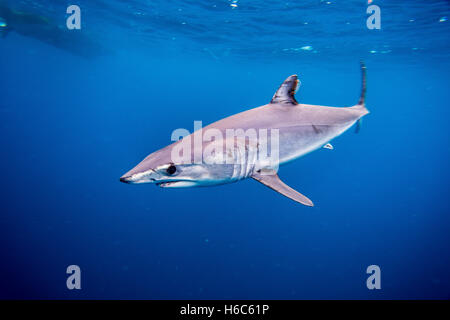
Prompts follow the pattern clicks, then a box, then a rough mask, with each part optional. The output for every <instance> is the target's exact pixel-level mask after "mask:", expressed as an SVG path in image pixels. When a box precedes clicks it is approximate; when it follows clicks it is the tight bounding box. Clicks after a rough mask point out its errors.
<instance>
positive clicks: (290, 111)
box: [120, 62, 369, 207]
mask: <svg viewBox="0 0 450 320" xmlns="http://www.w3.org/2000/svg"><path fill="white" fill-rule="evenodd" d="M361 74H362V84H361V94H360V98H359V101H358V103H357V104H355V105H351V106H348V107H333V106H322V105H310V104H303V103H299V102H298V101H297V100H296V98H295V93H296V92H297V90H298V88H299V87H300V81H299V79H298V76H297V75H291V76H289V77H288V78H287V79H286V80H285V81H284V82H283V83H282V84H281V85H280V87H279V88H278V90H277V91H276V92H275V94H274V95H273V97H272V100H271V101H270V103H268V104H265V105H262V106H259V107H256V108H253V109H250V110H246V111H243V112H240V113H237V114H234V115H232V116H229V117H227V118H224V119H221V120H219V121H217V122H214V123H212V124H210V125H208V126H206V127H205V128H202V130H203V132H207V131H208V130H214V132H218V133H223V135H222V137H224V138H222V139H220V138H218V139H202V140H201V141H200V143H197V144H194V143H193V142H192V141H195V140H196V139H197V138H198V137H197V138H196V136H195V135H198V132H197V131H195V132H193V133H192V134H190V135H186V136H184V137H183V138H182V139H180V140H178V141H176V142H174V143H172V144H170V145H168V146H166V147H164V148H162V149H160V150H158V151H156V152H153V153H151V154H150V155H148V156H147V157H146V158H145V159H144V160H142V161H141V162H140V163H139V164H138V165H136V166H135V167H134V168H133V169H131V170H129V171H128V172H126V173H125V174H124V175H122V176H121V177H120V181H121V182H124V183H128V184H141V183H153V184H156V185H158V186H160V187H162V188H182V187H200V186H212V185H220V184H226V183H232V182H236V181H240V180H243V179H247V178H252V179H254V180H255V181H258V182H260V183H262V184H263V185H265V186H267V187H269V188H271V189H273V190H275V191H276V192H278V193H280V194H282V195H283V196H285V197H287V198H289V199H291V200H294V201H295V202H298V203H301V204H303V205H306V206H311V207H312V206H314V204H313V202H312V201H311V200H310V199H309V198H308V197H307V196H305V195H303V194H302V193H300V192H298V191H297V190H295V189H293V188H291V187H290V186H288V185H287V184H285V183H284V182H283V181H282V180H281V179H280V177H279V175H278V166H279V165H283V164H285V163H287V162H290V161H292V160H295V159H297V158H299V157H301V156H304V155H305V154H308V153H310V152H312V151H314V150H317V149H319V148H322V147H323V148H326V149H333V147H332V145H331V143H330V141H331V140H332V139H334V138H336V137H338V136H339V135H341V134H342V133H344V132H345V131H347V130H348V129H349V128H350V127H352V126H353V125H354V124H357V131H358V130H359V126H360V122H361V119H362V117H364V116H365V115H367V114H368V113H369V111H368V109H367V108H366V106H365V96H366V66H365V65H364V63H363V62H361ZM251 128H255V129H265V130H276V132H277V138H278V139H277V141H276V143H273V142H272V143H270V142H269V143H268V144H269V145H270V147H269V149H274V147H275V146H276V148H277V158H276V160H277V161H276V163H274V161H267V159H265V160H264V159H263V160H261V157H257V156H255V155H256V154H257V153H258V152H259V151H260V150H259V149H260V148H261V145H262V143H261V142H265V143H267V142H268V140H269V138H266V139H265V140H264V141H262V140H263V139H262V138H261V139H260V140H258V137H257V138H256V140H257V141H253V140H255V138H254V137H250V135H249V136H248V137H247V136H246V137H244V139H241V140H239V141H240V142H239V143H238V142H237V140H236V139H234V140H233V141H232V142H231V143H228V142H229V141H227V139H230V138H227V135H226V134H225V131H226V130H230V129H236V130H237V129H242V130H248V129H251ZM197 141H198V140H197ZM270 141H272V140H270ZM186 142H187V145H188V146H189V148H188V149H186V150H187V152H186V153H189V154H187V155H186V157H184V158H183V159H185V160H186V159H187V160H190V161H180V160H179V159H178V160H177V159H174V151H175V150H176V149H177V148H180V144H181V143H185V144H186ZM212 146H213V147H214V146H215V147H216V148H215V150H218V151H217V152H212V153H211V156H209V157H210V158H211V157H212V158H214V157H217V155H219V154H220V155H222V156H224V157H225V158H227V159H231V160H235V161H226V162H225V163H224V162H214V161H211V159H205V158H203V159H201V161H193V160H195V157H196V156H195V153H196V152H198V149H199V148H201V149H202V150H205V148H211V147H212ZM272 147H273V148H272ZM177 152H178V151H177ZM177 152H175V154H176V153H177ZM197 160H198V159H197ZM206 160H209V161H206Z"/></svg>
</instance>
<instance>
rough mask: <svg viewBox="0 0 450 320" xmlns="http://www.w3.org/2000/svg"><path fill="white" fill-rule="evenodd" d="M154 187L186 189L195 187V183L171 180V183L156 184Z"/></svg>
mask: <svg viewBox="0 0 450 320" xmlns="http://www.w3.org/2000/svg"><path fill="white" fill-rule="evenodd" d="M156 185H157V186H159V187H161V188H187V187H193V186H196V185H197V183H196V182H194V181H187V180H173V181H162V182H156Z"/></svg>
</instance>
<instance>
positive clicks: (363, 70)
mask: <svg viewBox="0 0 450 320" xmlns="http://www.w3.org/2000/svg"><path fill="white" fill-rule="evenodd" d="M359 63H360V66H361V75H362V85H361V96H360V98H359V101H358V104H359V105H362V106H364V105H365V103H366V69H367V67H366V65H365V64H364V61H363V60H360V62H359Z"/></svg>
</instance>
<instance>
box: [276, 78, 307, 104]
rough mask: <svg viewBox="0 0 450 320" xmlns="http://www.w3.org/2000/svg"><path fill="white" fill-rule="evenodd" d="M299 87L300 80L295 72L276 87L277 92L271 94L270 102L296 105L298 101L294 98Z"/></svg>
mask: <svg viewBox="0 0 450 320" xmlns="http://www.w3.org/2000/svg"><path fill="white" fill-rule="evenodd" d="M299 87H300V81H299V80H298V77H297V75H296V74H294V75H292V76H290V77H288V78H287V79H286V80H284V82H283V83H282V84H281V86H280V87H279V88H278V90H277V92H275V94H274V95H273V98H272V100H271V101H270V103H281V104H285V105H297V104H298V102H297V100H295V96H294V95H295V93H296V92H297V90H298V88H299Z"/></svg>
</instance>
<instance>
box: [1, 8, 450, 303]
mask: <svg viewBox="0 0 450 320" xmlns="http://www.w3.org/2000/svg"><path fill="white" fill-rule="evenodd" d="M329 2H330V3H327V1H319V0H314V1H289V2H285V1H279V2H277V1H272V2H269V1H262V0H260V1H255V0H254V1H250V0H247V1H245V0H239V1H237V2H235V3H234V2H232V1H228V0H215V1H213V0H203V1H201V0H196V1H191V0H185V1H181V0H178V1H175V0H172V1H167V0H165V1H162V0H161V1H156V0H155V1H144V0H134V1H126V2H122V1H113V0H108V1H87V0H77V1H62V2H61V1H44V0H42V1H36V2H32V1H10V2H9V3H8V5H9V6H11V7H15V8H17V10H21V11H24V12H29V13H33V14H35V15H40V16H45V17H47V18H48V19H49V21H53V22H52V23H54V26H56V25H61V26H63V27H62V29H61V30H63V29H64V26H65V19H66V18H67V16H68V15H67V14H66V13H65V11H66V8H67V6H68V5H70V4H74V3H76V4H78V5H79V6H80V7H81V10H82V30H81V31H68V30H66V31H64V32H65V33H64V35H65V37H63V38H58V39H59V40H58V42H54V41H52V39H53V38H52V37H53V35H52V34H51V33H50V34H45V35H44V34H42V33H39V32H40V31H39V28H38V27H35V26H31V25H24V26H22V27H23V30H24V31H23V32H22V33H19V32H15V31H14V30H12V31H11V32H9V33H8V35H7V36H5V37H3V38H1V37H0V84H1V86H0V88H1V89H0V92H1V94H0V147H1V158H0V168H1V181H2V182H1V190H0V191H1V192H0V194H1V204H2V206H1V214H0V298H14V299H16V298H64V299H65V298H75V299H78V298H86V299H92V298H120V299H130V298H140V299H229V298H230V299H383V298H384V299H410V298H413V299H417V298H425V299H429V298H439V299H443V298H444V299H448V298H450V274H449V272H448V271H449V269H450V254H449V252H450V251H449V250H450V233H449V231H450V216H449V215H450V204H449V196H450V195H449V189H448V187H449V186H448V183H449V182H448V181H449V178H450V170H449V165H448V164H449V155H450V147H449V146H450V141H449V133H450V132H449V125H448V121H449V119H450V108H449V101H450V91H449V85H448V78H447V77H448V74H449V71H450V63H449V61H450V60H449V58H450V41H449V36H450V25H449V23H450V22H449V21H447V17H448V16H450V5H449V3H448V2H447V1H431V0H427V1H420V0H414V1H403V2H400V1H399V2H396V3H392V1H380V0H374V1H373V3H372V4H376V5H378V6H380V8H381V30H368V29H367V28H366V18H367V17H368V15H367V14H366V8H367V2H366V1H336V0H330V1H329ZM2 3H5V2H4V1H2ZM231 4H236V5H237V7H235V8H233V7H232V6H231ZM70 32H72V33H70ZM72 36H73V38H70V37H72ZM71 39H73V41H72V40H71ZM302 48H303V49H302ZM360 59H364V60H365V62H366V65H367V73H368V80H367V81H368V82H367V84H368V91H367V100H366V103H367V107H368V109H369V110H370V111H371V113H370V114H369V115H368V116H367V117H365V118H364V122H363V127H362V130H361V131H360V133H359V134H354V133H353V132H354V130H353V129H350V130H349V131H348V132H346V133H344V134H343V135H342V136H340V137H338V138H337V139H336V140H334V141H333V145H334V150H332V151H331V150H326V149H320V150H317V151H315V152H313V153H311V154H308V155H306V156H305V157H302V158H300V159H298V160H296V161H294V162H291V163H289V164H287V165H285V166H282V167H281V168H280V171H279V174H280V176H281V177H282V178H283V180H284V181H285V182H286V183H288V184H289V185H291V186H292V187H294V188H297V189H298V190H300V191H301V192H302V193H304V194H306V195H307V196H308V197H310V198H311V199H312V200H313V201H314V203H315V205H316V206H315V207H313V208H309V207H305V206H302V205H300V204H297V203H295V202H293V201H291V200H289V199H287V198H285V197H283V196H281V195H279V194H277V193H275V192H273V191H271V190H270V189H268V188H266V187H264V186H263V185H260V184H258V183H257V182H255V181H253V180H246V181H241V182H238V183H235V184H229V185H223V186H217V187H211V188H192V189H163V188H158V187H156V186H154V185H126V184H123V183H120V182H119V180H118V179H119V177H120V176H121V175H122V174H124V173H125V172H126V171H128V170H129V169H131V168H132V167H133V166H134V165H136V164H137V163H138V162H139V161H140V160H142V159H143V158H144V157H145V156H146V155H148V154H149V153H151V152H153V151H155V150H157V149H159V148H161V147H163V146H165V145H167V144H169V143H170V134H171V133H172V131H173V130H174V129H176V128H186V129H188V130H190V131H192V129H193V121H194V120H202V121H203V123H204V124H208V123H211V122H213V121H215V120H218V119H221V118H223V117H226V116H228V115H231V114H234V113H237V112H240V111H243V110H246V109H249V108H251V107H256V106H259V105H263V104H266V103H268V102H269V101H270V99H271V97H272V95H273V94H274V92H275V90H276V89H277V88H278V86H279V85H280V83H281V82H282V81H283V80H284V79H285V78H286V77H287V76H289V75H291V74H294V73H297V74H298V75H299V78H300V80H301V82H302V86H301V88H300V90H299V92H298V93H297V100H299V101H300V102H303V103H309V104H321V105H332V106H349V105H353V104H355V103H356V102H357V100H358V97H359V91H360V72H359V60H360ZM72 264H75V265H79V266H80V268H81V270H82V278H81V286H82V289H81V290H68V289H67V288H66V278H67V276H68V275H67V274H66V268H67V266H69V265H72ZM372 264H375V265H378V266H380V268H381V290H368V289H367V287H366V279H367V277H368V275H367V274H366V268H367V267H368V266H369V265H372Z"/></svg>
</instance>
